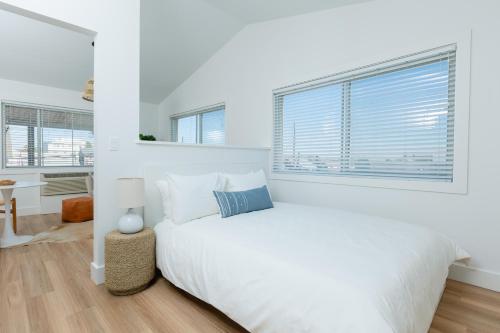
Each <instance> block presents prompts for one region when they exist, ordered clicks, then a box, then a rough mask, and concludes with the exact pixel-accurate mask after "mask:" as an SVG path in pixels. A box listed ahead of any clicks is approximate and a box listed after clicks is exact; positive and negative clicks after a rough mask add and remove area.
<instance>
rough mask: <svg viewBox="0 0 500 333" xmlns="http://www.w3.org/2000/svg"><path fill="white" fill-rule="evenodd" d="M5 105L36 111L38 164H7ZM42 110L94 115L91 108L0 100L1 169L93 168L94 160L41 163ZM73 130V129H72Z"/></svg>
mask: <svg viewBox="0 0 500 333" xmlns="http://www.w3.org/2000/svg"><path fill="white" fill-rule="evenodd" d="M6 106H14V107H21V108H31V109H34V110H36V112H37V128H38V129H39V130H38V134H37V138H36V139H37V142H38V147H36V151H37V154H38V157H37V159H36V160H37V161H38V165H32V166H29V165H26V166H7V147H6V145H7V142H6V140H5V134H6V132H5V126H6V114H5V107H6ZM42 111H62V112H67V113H71V114H85V115H92V119H93V117H94V113H93V111H92V110H85V109H76V108H69V107H61V106H54V105H44V104H34V103H26V102H18V101H10V100H2V101H1V102H0V113H1V121H0V126H1V128H0V131H1V139H0V140H1V146H2V157H1V158H2V169H3V170H37V169H39V170H50V169H71V170H72V169H91V168H94V165H95V161H94V163H93V164H92V165H84V166H81V165H50V166H44V165H41V164H42V163H41V161H42V160H43V144H42V142H41V141H42V139H43V137H42V133H43V129H42V127H41V117H42ZM72 131H73V129H72ZM72 136H73V134H72ZM93 150H94V156H95V133H94V147H93Z"/></svg>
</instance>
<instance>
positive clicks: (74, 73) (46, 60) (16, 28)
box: [0, 10, 94, 90]
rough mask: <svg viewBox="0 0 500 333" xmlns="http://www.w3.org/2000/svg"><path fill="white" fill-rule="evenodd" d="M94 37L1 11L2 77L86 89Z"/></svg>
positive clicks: (0, 56)
mask: <svg viewBox="0 0 500 333" xmlns="http://www.w3.org/2000/svg"><path fill="white" fill-rule="evenodd" d="M91 43H92V37H91V36H88V35H84V34H81V33H77V32H74V31H71V30H67V29H64V28H60V27H56V26H54V25H51V24H47V23H44V22H40V21H37V20H34V19H31V18H26V17H23V16H20V15H17V14H12V13H10V12H7V11H4V10H0V45H1V51H0V78H3V79H8V80H15V81H24V82H29V83H35V84H42V85H46V86H51V87H57V88H63V89H71V90H83V88H84V85H85V81H86V80H88V79H89V78H91V77H92V75H93V68H94V64H93V57H94V51H93V49H92V45H91Z"/></svg>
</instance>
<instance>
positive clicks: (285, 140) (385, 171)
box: [273, 46, 456, 182]
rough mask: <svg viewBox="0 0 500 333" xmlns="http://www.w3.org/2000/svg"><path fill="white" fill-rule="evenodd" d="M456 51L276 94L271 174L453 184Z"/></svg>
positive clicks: (446, 50) (380, 66)
mask: <svg viewBox="0 0 500 333" xmlns="http://www.w3.org/2000/svg"><path fill="white" fill-rule="evenodd" d="M455 52H456V51H455V46H449V47H445V48H440V49H438V50H433V51H428V52H423V53H420V54H417V55H412V56H409V57H404V58H400V59H397V60H391V61H389V62H386V63H381V64H377V65H373V66H367V67H364V68H361V69H357V70H354V71H349V72H344V73H340V74H337V75H334V76H330V77H328V78H324V79H321V80H316V81H311V82H307V83H304V84H301V85H297V86H292V87H287V88H284V89H280V90H277V91H275V94H274V101H275V133H274V158H273V171H274V172H275V173H292V174H313V175H328V176H351V177H353V176H354V177H371V178H394V179H396V178H399V179H411V180H415V179H420V180H427V181H441V182H452V181H453V149H454V139H453V129H454V106H455V104H454V100H455V95H454V94H455V89H454V88H455Z"/></svg>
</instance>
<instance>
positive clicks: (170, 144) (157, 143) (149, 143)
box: [135, 140, 271, 150]
mask: <svg viewBox="0 0 500 333" xmlns="http://www.w3.org/2000/svg"><path fill="white" fill-rule="evenodd" d="M135 143H136V144H138V145H144V146H168V147H181V148H208V149H247V150H271V147H248V146H233V145H208V144H188V143H178V142H171V141H143V140H137V141H136V142H135Z"/></svg>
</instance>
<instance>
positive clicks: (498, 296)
mask: <svg viewBox="0 0 500 333" xmlns="http://www.w3.org/2000/svg"><path fill="white" fill-rule="evenodd" d="M57 223H59V216H58V215H45V216H38V217H30V218H21V220H20V230H19V231H20V233H31V232H34V231H35V232H40V231H43V230H42V229H44V228H48V227H50V225H54V224H57ZM0 224H1V223H0ZM34 224H37V225H36V226H35V225H34ZM91 259H92V241H91V240H85V241H79V242H70V243H59V244H55V243H53V244H37V245H31V246H25V247H18V248H13V249H6V250H0V332H9V333H10V332H44V333H45V332H120V333H121V332H183V333H184V332H244V330H243V329H242V328H240V327H239V326H238V325H236V324H235V323H233V322H232V321H231V320H229V319H228V318H226V317H225V316H224V315H222V314H221V313H220V312H218V311H216V310H215V309H213V308H212V307H210V306H208V305H206V304H204V303H202V302H200V301H197V300H196V299H194V298H193V297H191V296H189V295H187V294H186V293H184V292H181V291H179V290H178V289H176V288H175V287H173V286H172V285H171V284H170V283H168V282H167V281H166V280H165V279H163V278H161V277H158V278H157V279H156V280H155V282H154V283H153V285H152V286H151V287H150V288H148V289H147V290H145V291H143V292H141V293H139V294H136V295H133V296H125V297H115V296H112V295H110V294H109V293H108V292H107V291H106V289H105V288H104V287H103V286H95V285H94V284H93V282H92V281H91V280H90V278H89V275H90V272H89V267H90V262H91ZM430 332H432V333H438V332H443V333H445V332H446V333H448V332H450V333H451V332H453V333H456V332H458V333H460V332H500V293H495V292H492V291H488V290H485V289H481V288H477V287H473V286H469V285H465V284H462V283H459V282H454V281H448V284H447V288H446V291H445V293H444V295H443V299H442V301H441V303H440V305H439V308H438V311H437V313H436V316H435V318H434V322H433V324H432V328H431V330H430Z"/></svg>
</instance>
